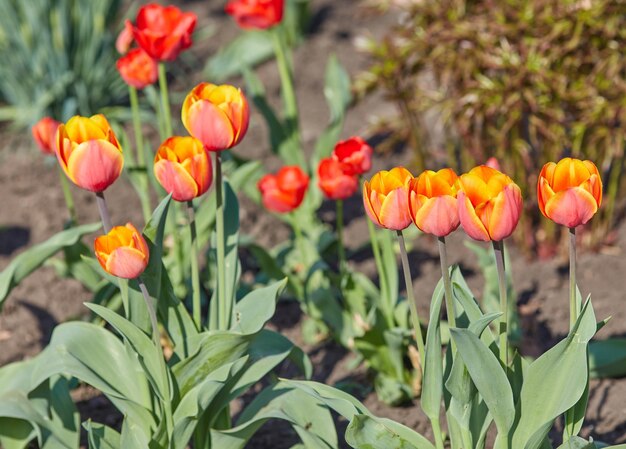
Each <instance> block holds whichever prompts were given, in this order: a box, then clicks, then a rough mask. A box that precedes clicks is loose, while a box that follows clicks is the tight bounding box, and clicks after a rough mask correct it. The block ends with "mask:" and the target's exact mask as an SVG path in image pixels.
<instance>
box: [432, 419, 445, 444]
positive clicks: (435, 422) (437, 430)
mask: <svg viewBox="0 0 626 449" xmlns="http://www.w3.org/2000/svg"><path fill="white" fill-rule="evenodd" d="M430 422H431V425H432V428H433V435H434V436H435V446H436V448H437V449H444V445H443V438H442V436H441V424H440V422H439V418H436V419H431V420H430Z"/></svg>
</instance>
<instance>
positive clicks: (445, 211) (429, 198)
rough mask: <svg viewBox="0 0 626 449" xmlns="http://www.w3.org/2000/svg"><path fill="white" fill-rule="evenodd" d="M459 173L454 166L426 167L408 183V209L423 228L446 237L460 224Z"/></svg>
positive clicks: (414, 220) (423, 230) (419, 226)
mask: <svg viewBox="0 0 626 449" xmlns="http://www.w3.org/2000/svg"><path fill="white" fill-rule="evenodd" d="M457 188H458V177H457V175H456V173H454V171H453V170H451V169H449V168H444V169H441V170H439V171H438V172H434V171H432V170H426V171H425V172H423V173H422V174H421V175H419V176H418V177H417V178H415V179H412V180H411V182H410V183H409V211H410V213H411V218H412V219H413V223H415V225H416V226H417V227H418V228H419V229H420V230H421V231H422V232H426V233H428V234H434V235H436V236H437V237H445V236H447V235H448V234H450V233H451V232H452V231H454V230H455V229H456V228H458V227H459V212H458V206H457V200H456V192H457Z"/></svg>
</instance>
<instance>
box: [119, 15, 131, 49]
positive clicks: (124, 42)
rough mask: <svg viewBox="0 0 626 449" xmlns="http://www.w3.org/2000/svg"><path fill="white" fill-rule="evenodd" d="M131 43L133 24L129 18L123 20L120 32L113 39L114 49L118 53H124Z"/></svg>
mask: <svg viewBox="0 0 626 449" xmlns="http://www.w3.org/2000/svg"><path fill="white" fill-rule="evenodd" d="M132 44H133V24H132V23H131V22H130V20H126V22H124V29H123V30H122V31H121V32H120V34H119V35H118V36H117V39H116V40H115V49H116V50H117V52H118V53H119V54H120V55H124V54H126V52H127V51H128V50H129V49H130V46H131V45H132Z"/></svg>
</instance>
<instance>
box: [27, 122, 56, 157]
mask: <svg viewBox="0 0 626 449" xmlns="http://www.w3.org/2000/svg"><path fill="white" fill-rule="evenodd" d="M59 125H60V123H59V122H57V121H56V120H54V119H53V118H51V117H44V118H42V119H41V120H39V121H38V122H37V123H36V124H35V126H33V129H32V133H33V139H35V142H37V145H38V146H39V149H40V150H41V151H42V153H45V154H54V148H55V147H56V143H55V140H54V139H55V136H56V133H57V129H58V128H59Z"/></svg>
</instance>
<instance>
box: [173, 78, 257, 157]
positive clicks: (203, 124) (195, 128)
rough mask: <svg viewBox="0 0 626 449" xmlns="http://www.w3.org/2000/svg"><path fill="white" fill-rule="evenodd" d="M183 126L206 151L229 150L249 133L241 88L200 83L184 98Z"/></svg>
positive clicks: (246, 107) (248, 114) (247, 110)
mask: <svg viewBox="0 0 626 449" xmlns="http://www.w3.org/2000/svg"><path fill="white" fill-rule="evenodd" d="M181 115H182V120H183V125H185V128H186V129H187V131H189V134H191V135H192V136H194V137H195V138H196V139H198V140H200V142H202V144H203V145H204V147H205V148H206V149H207V150H209V151H221V150H226V149H228V148H232V147H234V146H235V145H237V144H238V143H239V142H241V139H243V136H244V135H245V134H246V131H247V130H248V122H249V120H250V109H249V106H248V101H247V100H246V97H245V96H244V95H243V93H242V92H241V90H240V89H237V88H236V87H233V86H230V85H222V86H216V85H215V84H210V83H200V84H198V85H197V86H196V87H194V88H193V90H192V91H191V92H189V94H188V95H187V97H186V98H185V101H184V102H183V108H182V114H181Z"/></svg>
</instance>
